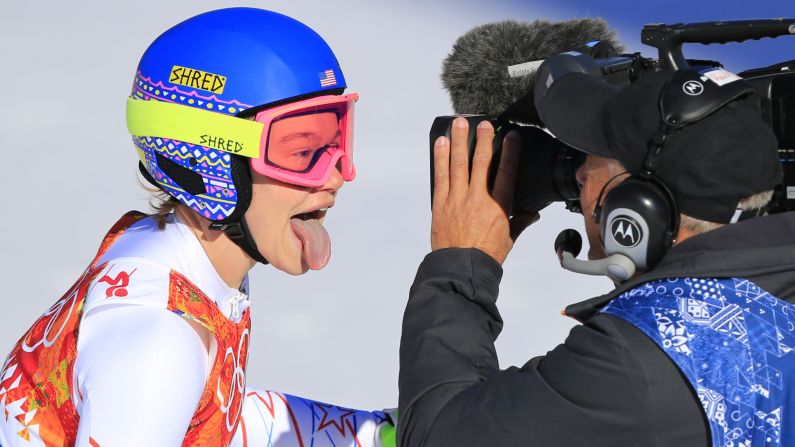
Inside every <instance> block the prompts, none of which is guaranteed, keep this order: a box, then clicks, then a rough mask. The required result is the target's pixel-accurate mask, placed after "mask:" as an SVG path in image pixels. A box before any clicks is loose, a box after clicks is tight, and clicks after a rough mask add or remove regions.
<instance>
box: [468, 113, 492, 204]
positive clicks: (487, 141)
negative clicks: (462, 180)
mask: <svg viewBox="0 0 795 447" xmlns="http://www.w3.org/2000/svg"><path fill="white" fill-rule="evenodd" d="M493 140H494V127H493V126H492V125H491V123H490V122H488V121H481V122H480V124H478V128H477V142H476V143H475V154H474V156H473V157H472V174H471V178H470V180H469V183H470V184H471V185H474V186H477V187H478V188H476V189H474V191H476V192H481V190H482V191H485V189H486V188H485V185H486V182H487V181H488V177H489V165H490V164H491V157H492V152H493V146H492V141H493ZM481 185H482V186H483V188H480V186H481Z"/></svg>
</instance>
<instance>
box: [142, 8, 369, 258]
mask: <svg viewBox="0 0 795 447" xmlns="http://www.w3.org/2000/svg"><path fill="white" fill-rule="evenodd" d="M346 87H347V85H346V82H345V77H344V75H343V74H342V70H341V69H340V67H339V63H338V62H337V58H336V56H335V55H334V53H333V52H332V50H331V48H329V46H328V44H327V43H326V42H325V41H324V40H323V38H321V37H320V36H319V35H318V34H317V33H316V32H315V31H313V30H312V29H311V28H309V27H308V26H306V25H304V24H303V23H301V22H299V21H297V20H295V19H292V18H290V17H287V16H284V15H282V14H278V13H275V12H271V11H266V10H261V9H256V8H228V9H221V10H216V11H210V12H207V13H204V14H200V15H198V16H195V17H192V18H190V19H188V20H186V21H184V22H182V23H180V24H178V25H176V26H174V27H172V28H171V29H169V30H168V31H166V32H165V33H163V34H162V35H160V36H159V37H158V38H157V39H155V41H154V42H153V43H152V44H151V45H150V46H149V48H147V50H146V52H145V53H144V55H143V57H142V58H141V61H140V63H139V64H138V69H137V73H136V75H135V79H134V82H133V89H132V93H131V95H130V98H129V99H128V100H127V128H128V130H129V131H130V134H132V136H133V143H134V144H135V147H136V148H137V150H138V155H139V158H140V162H141V163H140V164H141V172H142V173H143V174H144V176H145V177H146V178H147V180H149V181H150V182H152V183H153V184H155V185H156V186H157V187H159V188H160V189H161V190H163V191H164V192H166V193H168V194H169V195H171V196H173V197H175V198H176V199H177V200H179V201H180V202H182V203H183V204H185V205H187V206H188V207H190V208H191V209H192V210H194V211H195V212H197V213H199V214H200V215H201V216H204V217H205V218H207V219H209V220H211V221H212V222H213V223H214V224H218V225H223V227H219V228H218V229H221V228H223V229H227V228H230V226H237V229H236V230H235V229H233V230H234V231H235V232H236V233H235V234H238V233H241V232H242V233H243V235H246V234H248V230H247V228H246V226H245V219H244V213H245V211H246V210H247V209H248V206H249V203H250V201H251V176H250V170H255V171H256V172H258V173H260V174H262V175H266V176H269V177H272V178H275V179H277V180H279V181H283V182H288V183H292V184H296V185H300V186H307V187H317V186H320V185H322V184H324V183H325V182H326V181H328V178H329V177H330V176H331V173H332V170H333V169H334V168H335V166H336V165H337V163H339V165H340V166H341V167H342V169H341V171H342V172H341V173H342V177H343V179H344V180H346V181H350V180H353V178H354V177H355V169H354V167H353V160H352V143H353V106H354V103H355V102H356V100H357V99H358V96H357V95H356V94H348V95H343V94H342V93H343V91H344V89H345V88H346ZM274 111H278V113H272V112H274ZM321 111H333V112H335V113H337V116H338V117H340V118H339V124H340V135H341V138H340V144H339V145H334V146H329V147H328V148H324V149H323V152H322V153H319V154H318V156H317V157H315V158H314V159H313V160H312V163H311V164H310V165H309V166H307V167H305V169H303V170H301V171H295V170H292V169H288V168H285V167H282V166H280V165H279V164H278V162H277V161H276V160H274V159H271V158H268V157H269V154H268V150H267V136H268V132H269V130H270V125H271V124H272V123H273V122H275V121H278V119H280V118H282V117H284V116H287V114H298V113H318V112H321ZM251 117H254V120H251V119H247V118H251ZM241 228H242V229H241ZM225 231H226V230H225ZM227 234H228V235H230V237H232V236H231V233H230V232H228V231H227ZM247 238H249V239H250V235H248V236H247ZM233 240H235V241H236V242H238V243H240V242H239V241H238V240H236V239H234V238H233ZM252 243H253V242H252ZM241 246H242V245H241ZM244 249H246V248H245V247H244ZM246 251H247V252H249V254H252V253H251V250H250V249H246ZM254 258H255V259H258V258H257V257H254ZM260 258H261V257H260Z"/></svg>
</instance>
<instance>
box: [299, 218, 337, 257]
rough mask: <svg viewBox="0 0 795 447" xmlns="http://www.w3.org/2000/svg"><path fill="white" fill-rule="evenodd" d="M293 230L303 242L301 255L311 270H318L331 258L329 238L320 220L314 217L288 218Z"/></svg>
mask: <svg viewBox="0 0 795 447" xmlns="http://www.w3.org/2000/svg"><path fill="white" fill-rule="evenodd" d="M290 224H291V225H292V227H293V231H294V232H295V234H296V235H297V236H298V238H299V239H301V243H302V244H303V252H302V254H301V255H302V257H303V259H304V262H306V264H307V265H308V266H309V268H310V269H312V270H320V269H322V268H323V267H325V266H326V264H328V261H329V258H331V239H330V238H329V236H328V232H327V231H326V229H325V228H323V225H322V224H321V223H320V221H318V220H316V219H311V220H301V219H290Z"/></svg>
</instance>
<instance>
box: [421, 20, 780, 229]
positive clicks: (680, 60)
mask: <svg viewBox="0 0 795 447" xmlns="http://www.w3.org/2000/svg"><path fill="white" fill-rule="evenodd" d="M788 34H795V19H770V20H741V21H724V22H703V23H692V24H674V25H664V24H651V25H646V26H644V28H643V31H642V32H641V40H642V42H643V43H644V44H647V45H650V46H652V47H655V48H657V50H658V53H659V54H658V58H657V59H653V58H647V57H643V56H642V55H641V54H640V53H634V54H618V53H617V52H616V51H615V50H614V48H613V47H612V46H611V45H610V44H608V43H606V42H599V41H596V42H590V43H588V44H587V45H586V48H589V49H590V50H589V51H586V52H582V51H579V52H577V51H571V52H566V53H560V54H556V55H553V56H551V57H549V58H546V59H545V60H544V62H543V63H542V64H541V65H540V67H538V70H537V72H536V75H535V84H534V88H533V91H530V92H527V93H526V94H525V95H524V96H522V97H520V98H518V99H517V101H516V102H515V103H514V104H511V105H510V106H509V107H507V108H506V110H505V111H504V112H503V113H501V114H499V115H498V116H486V115H469V116H467V119H468V120H469V121H470V128H474V126H476V125H477V123H479V122H480V121H482V120H489V121H491V122H492V124H493V125H494V128H495V130H496V133H497V135H496V137H495V140H494V151H495V155H494V160H498V159H499V154H500V148H501V144H502V137H503V136H504V135H505V134H506V133H507V132H508V131H510V130H511V129H517V130H518V131H519V132H520V135H521V136H522V152H521V161H520V166H519V174H518V176H517V185H516V192H515V197H514V207H513V210H512V213H513V214H518V213H524V212H532V211H538V210H540V209H542V208H544V207H545V206H547V205H548V204H550V203H551V202H556V201H562V202H565V203H566V204H567V208H568V209H570V210H572V211H574V212H580V211H581V210H580V208H579V203H578V197H579V190H578V188H577V182H576V180H575V173H576V171H577V168H578V167H579V165H580V164H581V163H582V162H583V160H584V158H585V157H584V156H582V155H580V154H579V153H578V151H573V150H572V149H571V148H568V147H567V146H566V145H565V144H564V143H562V142H560V141H558V140H557V139H555V138H554V137H552V136H551V135H550V134H548V133H546V132H545V131H543V130H542V129H541V128H540V127H543V126H542V125H539V124H538V123H530V124H528V123H526V122H522V120H521V117H523V116H528V115H531V116H532V115H534V114H535V112H534V111H531V112H528V109H529V108H532V107H534V106H533V104H534V102H533V99H534V97H535V95H541V94H543V92H544V91H545V90H546V88H547V87H548V85H547V84H549V83H551V81H552V80H553V79H557V78H558V77H559V76H562V75H563V74H566V73H583V74H587V75H589V76H593V77H597V78H600V79H602V80H604V81H605V82H608V83H611V84H614V85H618V86H626V85H629V84H630V83H632V82H634V81H636V80H638V79H640V78H641V77H643V76H644V75H646V74H648V73H652V72H657V71H662V70H678V69H684V68H691V69H696V70H700V69H702V68H716V67H722V65H721V64H720V62H717V61H708V60H692V59H686V58H685V57H684V56H683V54H682V44H684V43H701V44H713V43H727V42H742V41H745V40H749V39H760V38H763V37H773V38H775V37H779V36H783V35H788ZM738 75H739V76H740V77H742V78H743V79H744V80H745V81H747V82H748V83H750V84H751V85H752V86H753V87H754V88H755V89H756V91H757V93H758V94H759V97H760V98H761V106H762V117H763V118H764V120H765V122H767V123H768V124H769V125H770V126H771V128H772V129H773V131H774V133H775V135H776V137H777V139H778V147H779V159H780V160H781V163H782V166H783V170H784V180H783V182H782V184H781V185H779V187H778V188H777V191H776V196H775V197H774V200H773V203H772V204H771V207H770V210H769V211H770V212H784V211H790V210H795V60H791V61H787V62H782V63H779V64H775V65H772V66H769V67H763V68H757V69H751V70H746V71H745V72H742V73H739V74H738ZM583 99H584V100H585V99H586V98H583ZM517 117H518V119H517ZM453 118H454V117H449V116H448V117H437V118H436V119H435V120H434V123H433V125H432V127H431V131H430V147H431V195H433V156H432V151H433V145H434V142H435V140H436V138H438V137H439V136H442V135H446V136H448V137H449V135H450V126H451V124H452V119H453ZM473 153H474V135H473V133H471V134H470V160H471V157H472V154H473ZM494 164H495V165H496V164H497V163H496V162H495V163H494ZM492 170H493V171H496V170H495V169H492ZM490 179H491V181H493V175H492V177H490Z"/></svg>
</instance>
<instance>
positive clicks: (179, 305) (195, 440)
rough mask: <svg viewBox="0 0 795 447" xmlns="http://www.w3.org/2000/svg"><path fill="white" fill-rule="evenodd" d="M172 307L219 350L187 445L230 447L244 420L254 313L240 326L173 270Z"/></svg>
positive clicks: (189, 432)
mask: <svg viewBox="0 0 795 447" xmlns="http://www.w3.org/2000/svg"><path fill="white" fill-rule="evenodd" d="M169 289H170V290H169V302H168V308H169V309H170V310H172V311H173V312H176V313H178V314H180V315H182V316H184V317H186V318H190V319H192V320H195V321H197V322H199V323H200V324H201V325H203V326H204V327H205V328H207V330H208V331H210V333H211V334H213V336H214V337H215V340H216V342H217V345H218V350H217V351H216V355H215V362H214V363H213V367H212V369H211V370H210V374H209V376H208V377H207V384H206V385H205V387H204V391H203V392H202V397H201V399H200V400H199V405H198V407H197V408H198V409H197V410H196V412H195V413H194V415H193V418H192V419H191V422H190V426H189V427H188V432H187V434H186V435H185V440H184V441H183V443H182V445H183V446H226V445H229V442H230V441H231V440H232V436H233V435H234V433H235V430H236V429H237V425H238V423H239V421H240V413H241V411H242V409H243V397H244V393H245V391H246V363H247V361H248V342H249V333H250V331H251V320H250V317H249V316H250V312H249V310H248V309H246V311H245V312H244V313H243V316H242V318H241V319H240V321H239V322H238V323H233V322H232V321H230V320H229V319H228V318H226V317H225V316H224V315H223V314H222V313H221V311H220V310H218V306H216V304H215V302H213V301H212V300H211V299H210V298H208V297H207V296H206V295H205V294H204V293H202V291H201V290H199V288H198V287H196V286H195V285H193V284H192V283H191V282H190V281H188V279H187V278H185V277H184V276H182V275H181V274H179V273H177V272H175V271H172V272H171V280H170V285H169Z"/></svg>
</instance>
